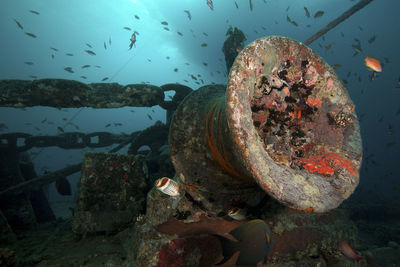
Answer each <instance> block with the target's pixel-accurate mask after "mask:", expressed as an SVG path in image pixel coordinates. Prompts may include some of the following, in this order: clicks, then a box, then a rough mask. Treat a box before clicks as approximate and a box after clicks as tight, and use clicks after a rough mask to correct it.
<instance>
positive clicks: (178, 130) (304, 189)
mask: <svg viewBox="0 0 400 267" xmlns="http://www.w3.org/2000/svg"><path fill="white" fill-rule="evenodd" d="M169 138H170V140H169V141H170V149H171V157H172V161H173V163H174V165H175V169H176V171H177V175H178V177H179V179H180V180H181V182H182V183H184V184H191V185H195V186H197V187H196V189H195V190H192V191H190V192H189V193H190V194H191V195H192V196H193V197H194V198H195V199H197V200H199V201H203V202H204V205H205V206H206V207H208V208H210V209H211V210H213V211H215V212H218V211H221V210H224V209H225V210H226V208H227V207H229V205H230V203H232V201H233V199H234V198H237V197H239V198H241V199H242V200H243V201H244V202H246V203H247V202H248V201H253V202H256V201H257V199H258V200H259V198H260V195H259V194H255V193H256V192H257V193H259V192H258V191H257V189H256V188H254V181H255V182H256V183H257V184H258V185H259V188H261V189H262V190H263V191H265V192H267V193H268V194H269V195H270V196H272V197H274V198H275V199H277V200H278V201H280V202H281V203H283V204H285V205H287V206H289V207H291V208H295V209H298V210H302V211H305V212H324V211H327V210H330V209H333V208H336V207H337V206H339V205H340V203H342V201H343V200H344V199H346V198H348V197H349V196H350V195H351V193H352V192H353V191H354V189H355V187H356V186H357V184H358V182H359V177H358V171H359V168H360V165H361V154H362V152H361V137H360V133H359V124H358V119H357V116H356V114H355V111H354V105H353V103H352V102H351V99H350V97H349V95H348V94H347V91H346V89H345V88H344V86H343V84H342V83H341V81H340V80H339V78H338V77H337V75H336V74H335V72H334V70H333V69H332V68H331V67H330V66H329V65H327V64H326V63H325V62H324V60H323V59H322V58H321V57H319V56H318V55H317V54H315V53H314V52H313V51H312V50H311V49H309V48H308V47H306V46H305V45H303V44H302V43H300V42H297V41H294V40H291V39H289V38H285V37H278V36H270V37H266V38H261V39H258V40H256V41H254V42H253V43H251V44H250V45H248V46H247V47H246V48H245V49H244V50H243V51H242V52H241V53H240V54H239V56H238V57H237V58H236V60H235V62H234V64H233V66H232V69H231V72H230V76H229V82H228V87H227V89H226V90H225V88H224V87H223V86H220V85H215V86H213V85H211V86H204V87H202V88H199V89H198V90H197V91H194V92H193V93H191V94H190V95H189V96H188V97H187V98H185V100H184V101H183V102H182V104H181V105H180V106H179V107H178V109H177V111H176V113H175V114H174V118H173V121H172V123H171V128H170V137H169Z"/></svg>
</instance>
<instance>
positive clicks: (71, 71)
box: [64, 67, 74, 73]
mask: <svg viewBox="0 0 400 267" xmlns="http://www.w3.org/2000/svg"><path fill="white" fill-rule="evenodd" d="M64 70H65V71H68V72H69V73H74V71H73V70H72V68H71V67H66V68H64Z"/></svg>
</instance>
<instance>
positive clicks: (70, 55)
mask: <svg viewBox="0 0 400 267" xmlns="http://www.w3.org/2000/svg"><path fill="white" fill-rule="evenodd" d="M65 55H66V56H69V57H73V56H74V54H72V53H65Z"/></svg>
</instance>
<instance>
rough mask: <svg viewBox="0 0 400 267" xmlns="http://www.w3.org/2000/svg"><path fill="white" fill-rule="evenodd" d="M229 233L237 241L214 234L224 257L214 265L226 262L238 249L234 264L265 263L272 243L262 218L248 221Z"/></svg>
mask: <svg viewBox="0 0 400 267" xmlns="http://www.w3.org/2000/svg"><path fill="white" fill-rule="evenodd" d="M229 234H230V235H231V236H232V237H233V238H234V239H235V240H237V241H233V240H231V239H228V238H226V237H223V236H221V235H214V236H215V237H217V238H218V239H219V241H220V242H221V247H222V255H223V256H224V258H223V259H222V260H221V261H220V262H218V263H217V264H216V265H222V264H224V263H225V262H227V261H228V260H229V259H230V258H231V257H232V256H233V254H234V253H236V252H237V251H240V254H239V257H238V259H237V262H236V265H256V264H259V263H260V262H261V263H265V262H266V260H267V256H268V253H269V251H270V250H271V247H272V244H273V237H272V233H271V230H270V229H269V227H268V225H267V224H266V223H265V222H264V221H262V220H259V219H257V220H252V221H248V222H246V223H244V224H242V225H240V226H238V227H237V228H235V229H233V230H232V231H231V232H229Z"/></svg>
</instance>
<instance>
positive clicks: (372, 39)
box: [368, 35, 376, 44]
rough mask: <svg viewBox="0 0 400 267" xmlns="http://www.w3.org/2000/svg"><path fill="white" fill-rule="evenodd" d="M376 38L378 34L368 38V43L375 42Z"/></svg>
mask: <svg viewBox="0 0 400 267" xmlns="http://www.w3.org/2000/svg"><path fill="white" fill-rule="evenodd" d="M375 39H376V35H373V36H372V37H371V38H369V39H368V43H370V44H372V43H373V42H375Z"/></svg>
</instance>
